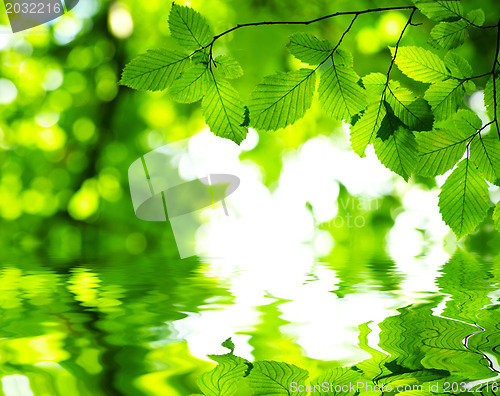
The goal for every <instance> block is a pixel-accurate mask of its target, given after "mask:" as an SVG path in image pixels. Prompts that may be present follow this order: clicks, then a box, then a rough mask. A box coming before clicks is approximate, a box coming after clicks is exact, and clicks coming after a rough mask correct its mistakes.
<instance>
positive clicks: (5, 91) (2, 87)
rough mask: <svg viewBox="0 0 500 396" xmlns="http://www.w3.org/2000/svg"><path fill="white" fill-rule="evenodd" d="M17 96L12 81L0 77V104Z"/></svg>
mask: <svg viewBox="0 0 500 396" xmlns="http://www.w3.org/2000/svg"><path fill="white" fill-rule="evenodd" d="M16 97H17V88H16V86H15V85H14V83H12V81H10V80H7V79H6V78H0V104H9V103H12V102H13V101H14V100H15V99H16Z"/></svg>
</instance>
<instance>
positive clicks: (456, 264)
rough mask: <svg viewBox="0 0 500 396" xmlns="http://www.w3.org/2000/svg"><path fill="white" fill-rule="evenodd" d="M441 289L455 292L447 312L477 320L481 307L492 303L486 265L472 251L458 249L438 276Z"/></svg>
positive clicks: (472, 321)
mask: <svg viewBox="0 0 500 396" xmlns="http://www.w3.org/2000/svg"><path fill="white" fill-rule="evenodd" d="M438 286H439V289H440V291H442V292H443V293H446V294H449V295H451V297H452V299H451V300H450V301H449V302H447V304H446V309H445V310H444V312H443V315H445V316H447V317H450V318H453V319H458V320H463V321H466V322H469V323H475V322H476V317H477V314H478V311H479V310H481V309H482V308H483V307H485V306H487V305H488V304H490V303H491V300H490V299H489V298H488V290H489V289H490V288H491V283H490V281H489V279H488V274H487V273H486V272H485V270H484V267H483V266H482V265H481V264H480V263H479V262H478V261H477V260H476V259H475V258H474V257H473V256H471V255H470V254H468V253H466V252H464V251H463V250H461V249H457V250H456V251H455V253H454V254H453V257H452V258H451V259H450V260H449V261H448V262H447V263H446V264H445V265H444V267H443V269H442V275H441V276H440V277H439V278H438Z"/></svg>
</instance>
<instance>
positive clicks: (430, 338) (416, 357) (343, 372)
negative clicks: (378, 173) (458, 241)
mask: <svg viewBox="0 0 500 396" xmlns="http://www.w3.org/2000/svg"><path fill="white" fill-rule="evenodd" d="M496 262H497V263H498V259H497V260H496ZM495 268H496V267H495V266H492V267H491V268H490V269H489V270H488V269H486V267H485V266H484V265H483V263H481V262H479V261H478V260H477V259H476V258H475V257H474V256H472V255H471V254H469V253H467V252H465V251H463V250H461V249H460V248H457V249H456V251H455V253H454V254H453V256H452V257H451V258H450V260H449V261H448V262H447V263H446V264H445V265H444V266H443V271H442V273H441V274H440V276H439V277H438V278H437V279H436V282H437V285H438V286H439V291H440V293H441V294H440V295H436V296H434V297H433V298H432V299H431V300H429V301H427V302H426V303H425V304H412V305H408V306H405V307H401V308H399V309H398V314H397V315H390V316H388V317H386V318H385V319H384V320H383V321H382V322H380V323H378V324H377V326H378V327H379V328H380V332H379V335H378V342H377V346H378V348H376V349H375V348H373V347H372V346H370V343H369V341H368V339H369V337H368V336H369V334H370V332H371V330H370V327H369V324H370V322H368V323H363V324H360V325H359V326H358V329H359V337H358V338H359V343H358V345H359V347H360V349H362V350H363V351H365V352H367V353H368V354H370V355H371V357H370V358H368V359H366V360H363V361H361V362H359V363H356V364H355V365H353V366H345V367H335V368H332V369H329V370H327V371H326V372H323V373H321V374H320V375H319V376H318V377H316V378H314V379H311V380H310V379H309V372H308V371H307V370H305V369H303V368H300V367H297V366H295V365H293V364H289V363H283V362H276V361H256V362H249V361H248V360H245V359H242V358H240V357H238V356H236V355H234V344H233V342H232V341H231V339H230V338H229V339H227V340H226V341H224V343H223V344H222V345H223V346H224V347H226V348H228V349H229V350H230V352H229V353H227V354H225V355H209V358H210V359H212V360H214V361H215V362H217V364H218V365H217V366H216V367H215V368H214V369H213V370H211V371H210V372H207V373H204V374H203V375H201V376H200V377H199V378H198V386H199V388H200V390H201V392H202V394H203V395H207V396H219V395H220V396H222V395H223V396H231V395H234V394H255V395H300V396H305V395H311V396H312V395H323V396H326V395H339V394H341V395H348V396H355V393H356V392H353V389H352V388H350V387H349V384H352V385H354V386H356V384H357V383H363V384H364V389H360V390H361V391H360V392H359V394H363V395H367V394H370V396H376V395H382V394H401V395H410V394H411V395H413V394H415V395H417V394H418V395H422V394H423V395H430V394H445V393H447V392H448V393H449V390H448V391H446V390H445V389H446V383H448V384H449V383H453V382H455V383H457V384H460V389H463V386H464V384H468V385H472V383H473V381H477V380H484V379H488V378H489V379H490V381H492V382H494V378H495V376H496V372H495V371H494V370H493V369H491V368H492V367H493V365H492V360H493V359H492V358H497V359H498V356H499V351H498V331H499V330H498V304H496V303H495V302H494V301H493V300H492V299H491V297H490V293H491V292H493V291H494V290H495V289H496V284H497V280H498V279H497V278H498V271H497V270H495ZM442 303H445V304H444V306H443V310H442V312H441V314H440V315H436V313H435V308H436V307H437V306H438V305H441V304H442ZM381 349H382V350H381ZM477 382H478V383H477V384H476V385H474V387H473V388H471V389H469V390H468V392H470V393H477V392H481V390H483V388H484V383H482V381H477ZM299 385H301V386H300V387H299ZM368 385H370V386H371V388H370V387H369V386H368ZM376 385H377V386H378V387H379V388H378V389H377V388H376ZM407 385H409V386H410V388H411V387H413V388H411V389H412V390H408V388H406V389H405V386H407ZM417 385H418V386H421V387H422V388H420V390H418V388H417V387H415V386H417ZM332 386H333V390H332ZM336 386H337V388H336ZM338 386H340V387H342V386H344V389H342V388H339V387H338ZM346 386H347V387H346ZM380 387H383V389H384V392H381V391H380ZM360 388H361V387H360ZM391 388H392V391H391ZM248 390H249V392H248ZM463 393H466V392H463V391H461V392H458V393H456V394H463ZM483 394H489V393H483ZM195 396H199V395H195ZM367 396H368V395H367Z"/></svg>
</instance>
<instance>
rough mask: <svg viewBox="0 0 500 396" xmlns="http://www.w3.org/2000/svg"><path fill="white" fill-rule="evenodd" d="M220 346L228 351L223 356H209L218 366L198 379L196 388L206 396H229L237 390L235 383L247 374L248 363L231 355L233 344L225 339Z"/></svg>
mask: <svg viewBox="0 0 500 396" xmlns="http://www.w3.org/2000/svg"><path fill="white" fill-rule="evenodd" d="M222 346H224V347H226V348H228V349H230V352H229V353H227V354H225V355H209V356H208V357H209V358H210V359H212V360H214V361H216V362H217V363H218V364H217V366H216V367H215V368H214V369H213V370H212V371H209V372H208V373H205V374H202V375H201V376H200V378H198V386H199V387H200V389H201V390H202V392H203V393H204V394H205V395H206V396H231V395H234V393H235V392H236V389H237V383H238V382H239V381H240V380H241V379H242V378H243V377H244V376H245V375H246V374H247V371H248V368H249V363H248V362H247V361H246V360H245V359H242V358H240V357H238V356H235V355H234V354H233V351H234V344H233V342H232V341H231V339H227V340H226V341H224V342H223V343H222Z"/></svg>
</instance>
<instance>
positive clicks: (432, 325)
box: [0, 250, 500, 396]
mask: <svg viewBox="0 0 500 396" xmlns="http://www.w3.org/2000/svg"><path fill="white" fill-rule="evenodd" d="M261 275H262V277H261V279H260V280H259V278H258V277H256V276H255V274H253V273H252V272H251V270H246V271H245V270H241V268H238V267H237V266H233V265H231V263H226V262H223V261H219V262H211V263H202V262H199V261H196V260H175V259H162V258H148V257H143V258H141V259H136V258H134V260H117V259H113V260H108V261H106V260H100V261H99V262H98V263H96V262H85V261H80V262H63V261H50V262H44V261H37V260H34V259H32V260H29V261H28V260H24V261H19V260H16V261H7V262H3V264H2V265H1V271H0V289H1V291H0V309H1V332H0V370H1V377H2V378H1V390H2V392H3V393H2V394H4V395H7V396H12V395H16V396H17V395H22V396H25V395H26V396H28V395H75V396H79V395H172V396H173V395H182V396H184V395H190V394H192V393H197V392H199V389H198V387H197V385H196V379H197V378H198V377H199V376H200V374H202V373H203V372H205V371H207V370H210V369H211V368H212V367H213V363H212V362H211V361H210V360H209V359H208V358H206V354H209V353H219V352H221V347H220V343H221V342H222V341H223V340H224V339H226V338H227V337H233V340H234V342H235V344H236V353H237V354H238V355H240V356H242V357H245V358H247V359H249V360H260V359H274V360H280V361H286V362H288V363H294V364H296V365H298V366H301V367H303V368H306V369H308V370H309V371H310V373H311V376H312V377H314V376H316V375H318V374H320V373H321V372H322V371H324V370H326V369H328V368H332V367H339V366H345V365H353V364H355V365H356V367H357V368H358V369H360V370H363V371H364V372H365V374H369V375H370V376H371V377H372V379H373V380H374V381H375V382H377V381H378V382H390V379H391V378H396V379H397V378H401V376H403V377H404V376H405V375H406V376H411V377H412V378H417V380H418V378H422V382H423V381H438V380H439V381H442V383H444V382H443V381H448V382H458V383H462V382H463V383H464V384H466V386H467V387H469V388H470V387H473V386H476V387H479V388H481V387H482V388H483V392H482V393H483V394H498V392H497V393H495V392H494V391H493V390H492V389H491V387H490V388H488V389H486V385H485V384H487V383H488V382H487V381H494V380H495V378H496V377H497V376H498V375H499V372H500V364H499V362H500V360H499V357H500V346H499V345H500V314H499V313H500V310H499V297H500V293H499V292H498V281H499V278H500V260H498V259H497V260H491V261H485V260H479V259H477V258H475V257H474V255H471V254H469V253H466V252H463V251H461V250H457V251H456V252H455V254H454V255H453V256H452V257H451V258H448V257H441V256H432V255H428V256H426V257H420V258H418V259H415V261H413V262H411V263H402V262H393V261H391V260H389V259H372V260H367V262H366V265H364V266H363V267H362V268H360V269H359V270H358V271H355V272H353V271H348V270H347V269H346V268H345V267H342V266H341V265H334V264H332V263H331V262H315V263H313V264H312V265H311V266H310V268H307V271H305V272H304V274H303V276H299V275H297V274H295V275H293V274H292V275H293V276H292V278H291V279H292V280H290V278H289V277H287V275H288V274H286V273H283V274H282V282H281V288H275V289H270V288H269V287H268V286H269V284H270V283H267V282H266V279H265V275H266V274H265V273H261ZM278 276H279V274H278ZM272 282H276V279H275V278H273V279H272ZM424 378H425V380H424ZM417 382H418V381H417ZM478 384H479V385H478ZM480 384H483V385H480ZM450 392H451V389H450ZM453 393H460V392H453ZM478 394H479V393H478Z"/></svg>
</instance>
